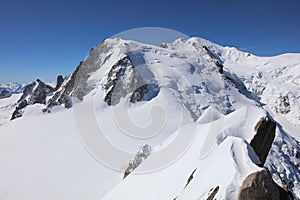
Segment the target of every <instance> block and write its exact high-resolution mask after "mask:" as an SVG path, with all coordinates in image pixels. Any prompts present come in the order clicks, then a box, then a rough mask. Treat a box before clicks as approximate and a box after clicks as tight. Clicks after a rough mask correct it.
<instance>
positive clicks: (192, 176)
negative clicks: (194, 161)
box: [184, 169, 197, 188]
mask: <svg viewBox="0 0 300 200" xmlns="http://www.w3.org/2000/svg"><path fill="white" fill-rule="evenodd" d="M196 170H197V169H194V171H193V172H192V173H191V175H190V176H189V178H188V180H187V182H186V184H185V187H184V188H186V186H188V184H190V182H191V181H192V180H193V178H194V173H195V172H196Z"/></svg>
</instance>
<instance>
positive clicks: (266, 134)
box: [250, 116, 276, 165]
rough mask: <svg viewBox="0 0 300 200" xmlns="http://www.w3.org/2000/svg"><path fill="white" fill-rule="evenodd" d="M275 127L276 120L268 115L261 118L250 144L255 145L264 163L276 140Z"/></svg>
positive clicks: (255, 149)
mask: <svg viewBox="0 0 300 200" xmlns="http://www.w3.org/2000/svg"><path fill="white" fill-rule="evenodd" d="M275 129H276V122H275V121H273V120H272V119H271V118H270V117H268V116H267V117H265V118H262V119H260V120H259V121H258V122H257V124H256V126H255V131H256V134H255V136H254V138H253V139H252V140H251V142H250V145H251V146H252V147H253V149H254V151H255V153H256V155H257V156H258V157H259V159H260V161H261V163H262V165H263V164H264V163H265V161H266V159H267V156H268V154H269V151H270V148H271V146H272V143H273V141H274V138H275Z"/></svg>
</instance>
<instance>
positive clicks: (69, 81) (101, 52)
mask: <svg viewBox="0 0 300 200" xmlns="http://www.w3.org/2000/svg"><path fill="white" fill-rule="evenodd" d="M111 49H112V47H109V46H108V45H107V42H106V41H103V42H102V43H101V44H99V45H98V46H97V47H96V48H92V49H91V51H90V53H89V56H88V58H87V59H86V60H85V61H81V62H80V63H79V65H78V66H77V68H76V70H75V71H74V72H73V73H72V74H71V75H70V76H68V77H66V78H65V79H64V81H63V82H62V83H61V81H62V79H61V78H59V79H60V81H59V80H58V81H57V83H61V85H60V87H58V86H57V87H56V90H57V91H56V92H55V94H54V95H53V96H52V98H51V99H50V100H49V101H48V102H47V108H46V109H45V111H47V110H49V108H51V107H52V106H56V105H64V106H65V107H66V108H70V107H72V100H71V97H75V98H77V99H79V100H83V96H84V95H86V94H88V93H89V92H90V91H91V90H92V89H93V88H94V86H95V85H93V84H89V83H88V81H87V80H88V78H89V77H90V74H91V73H93V72H95V71H97V70H98V69H99V68H100V67H101V66H102V65H103V64H104V63H105V62H106V61H107V60H108V59H109V58H110V56H111V54H110V53H109V51H111Z"/></svg>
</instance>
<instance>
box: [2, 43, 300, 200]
mask: <svg viewBox="0 0 300 200" xmlns="http://www.w3.org/2000/svg"><path fill="white" fill-rule="evenodd" d="M299 65H300V54H287V55H281V56H277V57H268V58H266V57H257V56H254V55H252V54H249V53H245V52H241V51H239V50H237V49H235V48H230V47H222V46H219V45H216V44H214V43H212V42H209V41H207V40H204V39H201V38H190V39H188V40H185V39H177V40H176V41H174V42H173V43H170V44H165V43H164V44H162V45H161V46H160V47H158V46H153V45H149V44H143V43H139V42H135V41H129V40H122V39H119V38H115V39H106V40H105V41H103V42H102V43H101V44H99V45H98V46H96V47H95V48H93V49H92V50H91V51H90V53H89V56H88V57H87V59H86V60H85V61H82V62H80V64H79V65H78V67H77V68H76V70H75V71H74V72H73V73H72V74H71V75H69V76H67V77H65V78H62V77H59V78H58V79H57V85H56V87H55V88H54V87H51V86H49V85H47V84H44V83H43V82H42V81H40V80H37V81H36V82H34V83H32V84H29V85H27V86H26V87H25V89H24V92H23V94H22V96H19V98H17V99H18V100H16V102H15V103H16V104H15V107H14V109H15V112H14V114H15V115H14V114H13V115H12V119H14V120H13V121H11V122H10V123H6V124H5V125H3V126H1V127H0V132H1V134H0V161H1V163H4V164H2V165H0V177H1V178H0V197H4V199H20V198H22V199H24V198H25V199H45V198H48V199H107V200H109V199H141V198H142V199H177V200H178V199H188V200H190V199H262V198H263V199H267V198H269V199H284V198H286V199H288V198H289V197H288V196H291V195H293V196H294V197H295V198H296V199H297V198H298V199H299V198H300V186H299V181H300V172H299V171H300V165H299V163H300V156H299V155H300V144H299V142H298V141H299V138H300V135H299V131H298V130H299V120H300V118H299V111H300V108H299V105H300V104H299V98H300V94H299V92H298V91H299V88H298V87H300V85H299V84H298V82H297V80H298V78H299V77H300V73H299V72H298V71H299V70H297V68H299ZM12 97H13V96H12ZM12 97H10V98H6V99H11V98H12ZM12 101H13V100H12ZM24 102H25V103H24ZM0 105H1V101H0ZM23 105H25V106H23ZM16 112H17V114H16ZM14 116H17V117H18V119H16V118H17V117H14ZM100 133H102V134H103V135H102V134H100ZM102 136H103V137H102ZM108 144H112V145H111V146H109V145H108ZM112 146H113V148H112ZM111 148H112V149H111ZM117 152H118V155H117V154H116V153H117ZM120 152H121V153H120ZM264 167H265V168H264Z"/></svg>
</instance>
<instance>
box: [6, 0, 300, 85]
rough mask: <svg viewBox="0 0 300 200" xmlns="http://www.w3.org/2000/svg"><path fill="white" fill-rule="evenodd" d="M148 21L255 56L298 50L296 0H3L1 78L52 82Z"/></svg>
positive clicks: (299, 17)
mask: <svg viewBox="0 0 300 200" xmlns="http://www.w3.org/2000/svg"><path fill="white" fill-rule="evenodd" d="M147 26H151V27H164V28H170V29H174V30H177V31H180V32H182V33H184V34H187V35H189V36H199V37H203V38H205V39H208V40H211V41H213V42H215V43H218V44H220V45H229V46H235V47H237V48H239V49H242V50H244V51H249V52H252V53H254V54H256V55H276V54H280V53H286V52H300V1H299V0H285V1H283V0H280V1H279V0H272V1H271V0H266V1H264V0H261V1H258V0H254V1H251V0H246V1H243V0H235V1H230V0H219V1H217V0H195V1H191V0H185V1H177V0H173V1H164V0H159V1H156V0H147V1H144V0H126V1H121V0H115V1H114V0H110V1H100V0H81V1H80V0H48V1H44V0H26V1H25V0H3V1H1V5H0V82H8V81H18V82H29V81H32V80H35V79H36V78H40V79H42V80H44V81H52V80H55V78H56V75H58V74H62V75H67V74H70V73H71V72H73V70H74V69H75V68H76V66H77V64H78V63H79V61H81V60H83V59H84V58H85V57H86V55H87V54H88V52H89V50H90V48H91V47H94V46H96V44H98V43H99V42H101V41H102V40H103V39H105V38H107V37H110V36H112V35H114V34H116V33H119V32H122V31H125V30H128V29H132V28H138V27H147Z"/></svg>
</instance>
